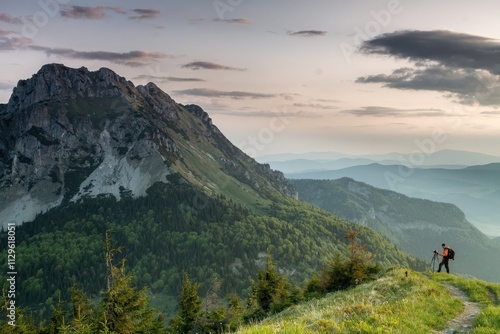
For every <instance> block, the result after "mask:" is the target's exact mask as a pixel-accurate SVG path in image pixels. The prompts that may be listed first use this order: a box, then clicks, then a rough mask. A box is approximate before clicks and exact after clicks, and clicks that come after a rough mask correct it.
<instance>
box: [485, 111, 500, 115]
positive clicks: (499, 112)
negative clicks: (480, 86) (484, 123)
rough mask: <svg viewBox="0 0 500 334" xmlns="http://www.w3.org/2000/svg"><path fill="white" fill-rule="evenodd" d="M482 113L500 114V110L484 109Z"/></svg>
mask: <svg viewBox="0 0 500 334" xmlns="http://www.w3.org/2000/svg"><path fill="white" fill-rule="evenodd" d="M481 115H488V116H500V110H488V111H482V112H481Z"/></svg>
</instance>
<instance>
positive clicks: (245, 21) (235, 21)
mask: <svg viewBox="0 0 500 334" xmlns="http://www.w3.org/2000/svg"><path fill="white" fill-rule="evenodd" d="M213 21H214V22H223V23H230V24H251V23H252V20H250V19H245V18H238V19H214V20H213Z"/></svg>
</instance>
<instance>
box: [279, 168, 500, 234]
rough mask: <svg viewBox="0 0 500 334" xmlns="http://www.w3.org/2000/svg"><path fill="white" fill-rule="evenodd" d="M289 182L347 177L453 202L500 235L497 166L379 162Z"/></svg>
mask: <svg viewBox="0 0 500 334" xmlns="http://www.w3.org/2000/svg"><path fill="white" fill-rule="evenodd" d="M285 175H286V177H288V178H290V179H328V180H335V179H339V178H342V177H350V178H352V179H355V180H357V181H361V182H365V183H367V184H370V185H372V186H375V187H378V188H382V189H389V190H393V191H397V192H399V193H402V194H405V195H407V196H411V197H417V198H425V199H429V200H433V201H439V202H447V203H453V204H455V205H457V206H458V207H459V208H460V209H461V210H463V211H464V212H465V215H466V217H467V219H468V220H469V221H470V222H471V223H473V224H474V225H475V226H476V227H478V228H480V229H481V230H482V231H483V232H484V233H486V234H488V235H494V236H498V235H500V226H499V225H498V221H500V211H499V210H498V207H499V203H500V177H499V175H500V163H492V164H488V165H483V166H470V167H465V168H459V169H446V168H408V167H405V166H402V165H381V164H378V163H374V164H370V165H362V166H355V167H349V168H344V169H339V170H332V171H322V172H304V173H287V174H285Z"/></svg>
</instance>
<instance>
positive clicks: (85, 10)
mask: <svg viewBox="0 0 500 334" xmlns="http://www.w3.org/2000/svg"><path fill="white" fill-rule="evenodd" d="M107 11H113V12H115V13H119V14H125V13H126V12H125V11H124V10H123V9H121V8H120V7H110V6H97V7H87V6H71V7H69V8H65V9H61V10H60V12H59V13H60V14H61V16H62V17H66V18H69V19H87V20H100V19H103V18H105V17H106V12H107Z"/></svg>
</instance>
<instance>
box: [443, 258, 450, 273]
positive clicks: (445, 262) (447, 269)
mask: <svg viewBox="0 0 500 334" xmlns="http://www.w3.org/2000/svg"><path fill="white" fill-rule="evenodd" d="M448 261H449V259H446V261H444V267H445V268H446V272H447V273H448V274H449V273H450V268H449V267H448Z"/></svg>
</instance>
